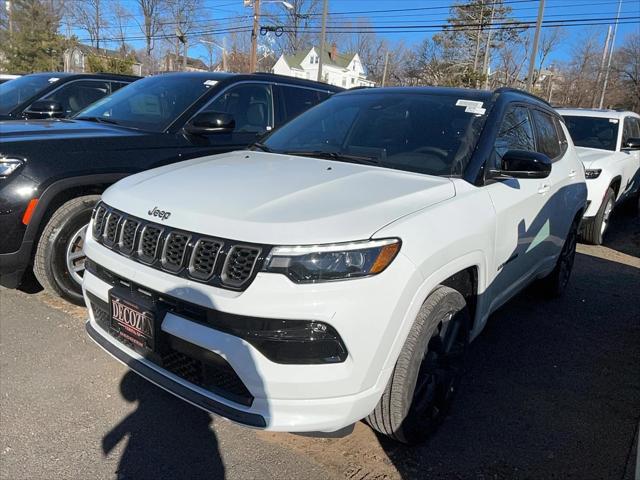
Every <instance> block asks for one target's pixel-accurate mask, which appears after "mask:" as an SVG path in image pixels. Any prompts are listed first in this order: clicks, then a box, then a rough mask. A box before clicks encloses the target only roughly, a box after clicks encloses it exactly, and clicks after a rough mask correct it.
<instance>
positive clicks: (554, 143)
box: [531, 110, 560, 159]
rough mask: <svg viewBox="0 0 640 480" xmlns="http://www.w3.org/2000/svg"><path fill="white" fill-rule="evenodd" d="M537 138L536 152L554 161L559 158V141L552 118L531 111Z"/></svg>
mask: <svg viewBox="0 0 640 480" xmlns="http://www.w3.org/2000/svg"><path fill="white" fill-rule="evenodd" d="M531 113H532V115H533V121H534V122H535V124H536V132H537V138H538V148H537V151H538V152H540V153H544V154H545V155H546V156H547V157H549V158H551V159H554V158H557V157H559V156H560V139H559V138H558V131H557V130H556V126H555V124H554V122H553V117H552V116H551V115H547V114H546V113H544V112H541V111H540V110H532V112H531Z"/></svg>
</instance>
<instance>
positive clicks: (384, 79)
mask: <svg viewBox="0 0 640 480" xmlns="http://www.w3.org/2000/svg"><path fill="white" fill-rule="evenodd" d="M388 65H389V50H387V53H386V54H385V56H384V69H383V70H382V85H381V86H382V87H384V83H385V82H386V81H387V66H388Z"/></svg>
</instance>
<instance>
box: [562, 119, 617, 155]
mask: <svg viewBox="0 0 640 480" xmlns="http://www.w3.org/2000/svg"><path fill="white" fill-rule="evenodd" d="M563 117H564V123H565V124H566V125H567V128H568V129H569V133H570V134H571V138H572V139H573V143H574V144H575V146H576V147H588V148H599V149H600V150H611V151H615V149H616V143H617V140H618V125H619V123H620V121H619V120H618V119H617V118H600V117H578V116H572V115H563Z"/></svg>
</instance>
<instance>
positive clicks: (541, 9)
mask: <svg viewBox="0 0 640 480" xmlns="http://www.w3.org/2000/svg"><path fill="white" fill-rule="evenodd" d="M543 16H544V0H540V4H539V5H538V20H537V21H536V33H535V34H534V36H533V46H532V47H531V58H530V59H529V73H528V75H527V92H531V90H533V74H534V71H535V68H536V57H537V56H538V42H539V41H540V29H541V28H542V17H543Z"/></svg>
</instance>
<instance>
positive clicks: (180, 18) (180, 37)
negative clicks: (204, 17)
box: [162, 0, 202, 66]
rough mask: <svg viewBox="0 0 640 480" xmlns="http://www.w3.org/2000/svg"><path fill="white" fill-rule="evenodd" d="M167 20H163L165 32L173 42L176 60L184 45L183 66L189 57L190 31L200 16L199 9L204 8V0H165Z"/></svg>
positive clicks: (168, 39) (167, 38) (170, 41)
mask: <svg viewBox="0 0 640 480" xmlns="http://www.w3.org/2000/svg"><path fill="white" fill-rule="evenodd" d="M165 1H166V21H164V22H163V24H162V27H163V29H162V30H163V32H164V34H165V35H166V40H167V42H168V43H170V44H171V46H172V49H173V52H174V55H175V58H176V62H178V59H179V58H180V48H181V47H184V55H183V58H182V60H183V62H185V63H183V66H186V59H187V57H188V42H189V33H190V32H191V30H192V29H193V27H194V25H195V22H194V21H195V19H196V18H198V14H197V12H198V9H200V8H202V0H165Z"/></svg>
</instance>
